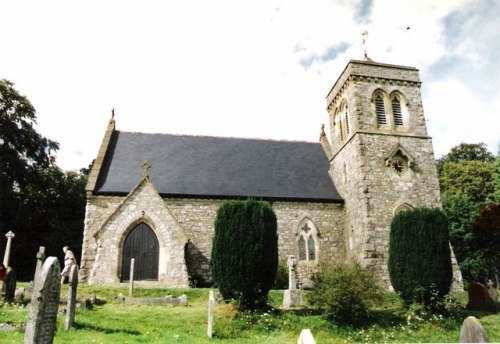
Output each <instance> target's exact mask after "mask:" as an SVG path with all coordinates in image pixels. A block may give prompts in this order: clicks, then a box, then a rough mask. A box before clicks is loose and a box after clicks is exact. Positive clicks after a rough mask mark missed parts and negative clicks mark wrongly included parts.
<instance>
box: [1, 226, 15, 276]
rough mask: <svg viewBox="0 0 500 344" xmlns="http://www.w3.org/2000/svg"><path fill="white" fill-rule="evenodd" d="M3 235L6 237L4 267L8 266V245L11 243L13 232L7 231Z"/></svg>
mask: <svg viewBox="0 0 500 344" xmlns="http://www.w3.org/2000/svg"><path fill="white" fill-rule="evenodd" d="M5 237H6V238H7V245H6V246H5V253H4V255H3V266H5V268H8V267H9V258H10V246H11V245H12V239H13V238H14V237H15V235H14V233H12V231H8V232H7V234H5Z"/></svg>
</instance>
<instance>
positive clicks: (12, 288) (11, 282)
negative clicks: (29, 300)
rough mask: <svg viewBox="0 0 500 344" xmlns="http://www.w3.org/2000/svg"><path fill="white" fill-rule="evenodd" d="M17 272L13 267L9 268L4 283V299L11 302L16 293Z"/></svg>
mask: <svg viewBox="0 0 500 344" xmlns="http://www.w3.org/2000/svg"><path fill="white" fill-rule="evenodd" d="M16 283H17V278H16V272H15V271H14V269H12V268H7V273H6V274H5V277H4V280H3V284H4V287H5V296H4V301H5V302H8V303H11V302H13V301H14V298H15V295H16Z"/></svg>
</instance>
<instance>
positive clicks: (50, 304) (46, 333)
mask: <svg viewBox="0 0 500 344" xmlns="http://www.w3.org/2000/svg"><path fill="white" fill-rule="evenodd" d="M60 275H61V267H60V266H59V261H58V260H57V257H48V258H47V259H46V260H45V262H44V263H43V265H42V268H41V270H40V274H39V275H38V276H36V278H35V285H34V287H33V294H32V296H31V303H30V306H29V315H28V322H27V324H26V332H25V335H24V344H45V343H52V342H53V340H54V331H55V326H56V318H57V310H58V307H59V297H60V291H61V276H60Z"/></svg>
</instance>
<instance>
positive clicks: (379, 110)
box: [375, 95, 387, 124]
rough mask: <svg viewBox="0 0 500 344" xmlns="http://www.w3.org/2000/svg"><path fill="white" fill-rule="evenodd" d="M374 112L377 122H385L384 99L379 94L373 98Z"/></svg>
mask: <svg viewBox="0 0 500 344" xmlns="http://www.w3.org/2000/svg"><path fill="white" fill-rule="evenodd" d="M375 112H376V114H377V123H378V124H387V119H386V117H385V105H384V99H382V97H381V96H380V95H377V97H376V98H375Z"/></svg>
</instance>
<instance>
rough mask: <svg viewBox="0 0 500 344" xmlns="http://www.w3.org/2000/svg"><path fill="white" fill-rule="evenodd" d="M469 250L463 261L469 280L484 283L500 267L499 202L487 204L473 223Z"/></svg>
mask: <svg viewBox="0 0 500 344" xmlns="http://www.w3.org/2000/svg"><path fill="white" fill-rule="evenodd" d="M471 242H472V243H471V245H470V246H471V252H470V255H469V256H468V257H467V259H466V260H465V262H464V265H465V266H466V267H467V268H468V269H467V270H468V272H469V273H470V274H471V280H475V281H481V282H483V283H486V282H487V280H488V279H490V278H492V277H493V275H494V274H495V273H497V272H498V269H500V203H491V204H488V205H487V206H486V207H485V208H484V209H483V210H482V211H481V213H480V214H479V216H478V217H477V220H476V222H475V223H474V225H473V230H472V238H471Z"/></svg>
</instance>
